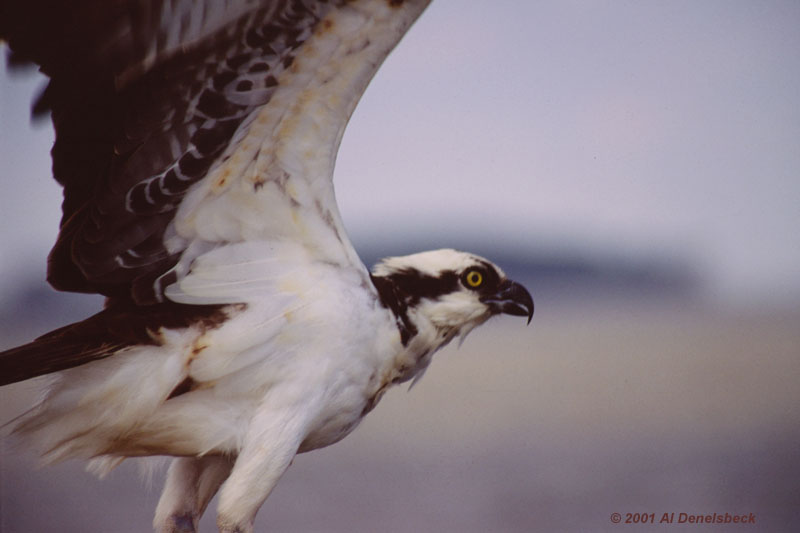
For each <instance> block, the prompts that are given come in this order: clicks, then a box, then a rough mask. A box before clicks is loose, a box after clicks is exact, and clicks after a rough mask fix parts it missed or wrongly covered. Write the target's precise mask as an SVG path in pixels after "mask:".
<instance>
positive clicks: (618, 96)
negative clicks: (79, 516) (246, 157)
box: [0, 0, 800, 302]
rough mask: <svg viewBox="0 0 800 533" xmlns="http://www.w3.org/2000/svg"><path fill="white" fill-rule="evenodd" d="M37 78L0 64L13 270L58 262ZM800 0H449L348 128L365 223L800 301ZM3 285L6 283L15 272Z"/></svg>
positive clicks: (353, 182) (754, 296)
mask: <svg viewBox="0 0 800 533" xmlns="http://www.w3.org/2000/svg"><path fill="white" fill-rule="evenodd" d="M40 83H41V81H40V80H36V79H34V78H32V77H18V76H14V77H12V78H11V79H9V77H8V75H7V74H5V73H3V74H0V91H1V92H0V102H1V104H0V162H1V163H0V165H1V168H2V177H1V178H0V180H2V181H1V183H2V187H3V189H2V190H3V194H2V195H0V228H2V229H0V252H1V254H0V274H1V275H2V279H8V278H11V279H14V278H15V277H16V275H17V274H23V273H28V272H30V270H31V268H32V267H30V266H29V265H30V264H29V263H27V262H28V261H34V262H35V263H34V264H35V265H36V268H40V269H41V271H42V272H43V271H44V258H45V256H46V253H47V250H48V249H49V246H50V245H51V244H52V241H53V239H54V237H55V232H56V227H57V221H58V206H59V203H60V191H59V190H58V188H57V187H56V186H55V183H54V182H52V181H51V180H50V178H49V168H50V161H49V156H48V153H49V144H50V143H51V139H52V133H51V132H50V129H49V128H48V127H38V128H31V127H30V126H29V120H28V110H29V102H30V100H31V98H32V96H33V94H34V93H35V92H36V89H35V88H36V87H37V86H38V85H39V84H40ZM798 95H800V3H798V2H793V1H786V2H771V1H765V2H735V1H707V0H705V1H672V2H641V1H637V2H622V1H613V2H599V1H598V2H584V1H573V2H568V1H559V2H529V1H522V0H520V1H510V0H507V1H493V2H490V1H480V2H478V1H474V2H463V1H459V0H435V1H434V2H433V5H432V6H431V7H430V8H429V10H428V11H427V12H426V13H424V14H423V16H422V18H421V19H420V20H419V21H418V23H417V24H416V26H415V27H414V28H412V30H411V32H410V33H409V34H408V36H407V37H406V39H405V40H404V42H402V43H401V45H400V47H399V48H398V49H397V50H396V51H395V53H394V54H393V55H392V56H391V57H390V58H389V59H388V60H387V62H386V64H385V65H384V67H383V68H382V70H381V71H380V72H379V73H378V75H377V76H376V78H375V80H374V82H373V84H372V85H371V87H370V88H369V89H368V91H367V93H366V95H365V96H364V98H363V100H362V102H361V104H360V106H359V107H358V108H357V110H356V113H355V115H354V117H353V119H352V121H351V124H350V127H349V128H348V132H347V134H346V135H345V138H344V142H343V145H342V150H341V152H340V157H339V162H338V166H337V174H336V180H337V182H336V183H337V195H338V198H339V202H340V207H341V210H342V214H343V216H344V218H345V222H346V223H347V225H348V227H349V228H350V230H351V235H352V237H353V240H354V241H355V242H356V244H358V242H360V241H362V242H363V241H367V240H373V239H374V240H381V239H382V236H383V235H386V234H389V233H395V232H398V231H408V232H412V233H414V232H420V231H426V230H427V229H428V228H430V227H431V226H433V227H435V228H436V231H437V232H439V233H442V232H444V233H445V234H446V233H447V232H452V233H453V234H454V235H456V234H457V235H459V236H462V235H470V236H474V237H475V239H477V240H480V241H486V240H498V239H502V240H503V241H504V242H514V243H516V244H517V245H518V246H520V247H531V248H532V249H540V248H548V247H565V248H568V249H589V250H594V251H596V252H598V253H601V254H602V253H606V254H616V255H622V256H631V257H635V256H637V255H638V254H643V253H645V254H654V255H656V256H660V257H670V256H675V257H677V258H678V259H680V260H682V261H687V262H689V263H691V264H694V265H696V267H697V268H698V269H699V271H700V272H701V273H702V274H703V275H704V276H705V278H706V280H707V281H708V282H709V295H710V296H712V297H717V298H720V299H722V300H725V301H729V300H735V301H769V300H776V299H777V300H782V301H784V302H789V301H793V302H800V239H799V238H798V230H800V103H798V100H799V98H798ZM0 290H5V289H4V288H3V287H0Z"/></svg>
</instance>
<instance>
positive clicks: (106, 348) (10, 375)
mask: <svg viewBox="0 0 800 533" xmlns="http://www.w3.org/2000/svg"><path fill="white" fill-rule="evenodd" d="M238 309H242V306H217V305H180V304H176V303H172V302H165V303H161V304H157V305H151V306H145V307H143V306H137V305H133V304H131V303H130V302H121V301H115V302H113V303H111V305H109V307H107V308H106V309H104V310H103V311H101V312H99V313H97V314H96V315H93V316H91V317H89V318H87V319H86V320H83V321H81V322H76V323H75V324H70V325H68V326H64V327H63V328H59V329H57V330H54V331H51V332H49V333H47V334H45V335H42V336H41V337H39V338H38V339H36V340H35V341H33V342H30V343H28V344H24V345H22V346H18V347H16V348H12V349H10V350H7V351H5V352H0V386H2V385H8V384H9V383H15V382H17V381H22V380H25V379H30V378H33V377H36V376H41V375H44V374H49V373H51V372H58V371H60V370H65V369H68V368H72V367H75V366H79V365H82V364H84V363H88V362H90V361H94V360H96V359H103V358H104V357H108V356H110V355H113V354H114V353H116V352H117V351H118V350H120V349H122V348H126V347H128V346H137V345H143V344H145V345H147V344H149V345H157V344H159V342H160V339H159V332H160V330H161V328H168V329H169V328H184V327H188V326H190V325H191V326H195V327H198V326H199V327H200V328H204V329H212V328H214V327H216V326H218V325H219V324H221V323H222V322H223V321H224V320H226V319H227V318H229V316H230V315H231V314H232V313H234V312H236V311H237V310H238Z"/></svg>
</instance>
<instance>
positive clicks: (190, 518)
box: [153, 455, 233, 533]
mask: <svg viewBox="0 0 800 533" xmlns="http://www.w3.org/2000/svg"><path fill="white" fill-rule="evenodd" d="M232 466H233V459H231V458H229V457H227V456H221V455H209V456H205V457H178V458H176V459H173V461H172V464H171V465H170V467H169V471H168V472H167V481H166V483H165V484H164V490H163V492H162V493H161V498H160V499H159V501H158V507H157V508H156V516H155V519H154V520H153V527H154V529H155V530H156V531H157V532H158V533H195V532H196V531H197V522H198V521H199V520H200V517H201V516H202V514H203V511H205V509H206V506H208V502H209V501H211V498H213V497H214V494H215V493H216V492H217V489H219V486H220V485H221V484H222V482H223V481H225V478H226V477H228V474H230V471H231V467H232Z"/></svg>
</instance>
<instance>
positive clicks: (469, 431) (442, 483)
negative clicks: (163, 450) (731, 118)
mask: <svg viewBox="0 0 800 533" xmlns="http://www.w3.org/2000/svg"><path fill="white" fill-rule="evenodd" d="M537 313H538V314H537V316H536V317H535V318H534V322H533V323H532V325H531V326H530V327H528V328H524V326H523V323H522V322H521V321H519V320H514V319H512V318H502V319H496V320H495V321H494V322H492V323H490V324H489V325H487V326H485V327H484V328H482V330H478V331H476V332H474V333H473V334H472V335H471V336H470V338H468V339H467V340H466V342H465V343H464V345H463V347H462V348H461V349H459V350H456V349H455V347H449V348H448V349H446V350H445V351H443V352H441V353H439V354H438V355H437V356H436V358H435V360H434V363H433V365H432V367H431V369H430V370H429V372H428V373H427V375H426V376H425V378H424V379H423V380H422V381H421V382H420V383H419V384H418V385H417V386H415V387H414V389H413V390H412V391H411V392H410V393H406V391H405V388H400V389H396V390H394V391H392V392H391V393H390V394H388V395H387V397H386V398H385V399H384V400H383V401H382V403H381V404H380V405H379V406H378V408H377V409H376V410H375V411H374V412H373V413H372V414H371V415H370V416H369V417H367V419H366V421H365V422H364V423H363V424H362V426H361V427H360V428H359V429H358V430H357V431H356V432H355V433H354V434H353V435H351V436H350V437H348V438H346V439H345V440H344V441H343V442H341V443H339V444H337V445H335V446H332V447H331V448H328V449H325V450H320V451H316V452H312V453H310V454H306V455H303V456H300V457H299V458H298V459H296V460H295V463H294V465H293V466H292V467H291V468H290V469H289V472H288V473H287V474H286V476H285V477H284V479H283V480H282V481H281V483H280V484H279V485H278V488H277V489H276V491H275V492H274V493H273V495H272V496H271V497H270V499H269V500H268V502H267V504H266V505H265V506H264V507H263V508H262V510H261V512H260V514H259V518H258V523H257V526H258V530H259V531H365V532H367V531H409V532H410V531H431V532H434V531H532V530H538V531H649V530H652V531H656V530H658V531H704V532H705V531H739V530H741V531H750V532H755V531H800V446H799V445H798V437H800V386H798V383H799V382H800V331H799V329H800V328H798V324H800V313H793V312H771V313H766V312H765V313H741V314H738V315H732V314H722V313H719V312H710V311H703V310H702V309H696V308H694V309H692V310H680V309H671V310H654V309H643V308H639V307H636V306H631V307H625V306H618V307H616V308H615V310H609V309H606V308H604V307H603V306H602V305H597V306H593V307H584V308H581V311H576V310H573V311H569V310H561V311H559V312H557V313H553V314H550V315H548V314H547V312H544V313H542V312H540V311H538V310H537ZM32 394H33V385H31V384H29V383H23V384H18V385H15V386H11V387H6V388H5V389H0V401H2V421H3V422H5V421H6V420H9V419H10V418H11V417H12V416H13V415H14V414H18V413H19V412H21V411H22V410H23V409H24V406H25V405H27V403H28V401H29V400H30V398H31V397H32ZM32 463H33V460H32V458H30V457H27V456H25V455H24V454H23V453H18V452H14V451H11V450H8V449H6V450H5V452H4V454H3V465H2V499H1V503H2V509H1V510H0V512H1V513H2V521H1V522H0V524H1V525H2V532H3V533H17V532H33V531H63V532H83V531H104V532H105V531H108V532H112V531H119V532H133V531H148V530H149V527H150V525H149V524H150V520H151V517H152V513H153V510H154V508H155V503H156V501H157V498H158V490H159V488H160V487H159V485H160V483H161V474H159V475H158V476H157V477H156V480H155V481H154V487H153V488H152V489H150V490H146V488H145V487H144V483H142V481H141V480H140V477H139V476H138V474H137V472H136V468H135V466H134V465H123V467H121V468H120V469H118V470H117V471H116V472H114V473H113V474H112V475H111V476H110V478H109V479H106V480H104V481H98V480H96V479H95V478H93V477H92V476H90V475H89V474H85V473H83V471H82V466H81V465H80V464H67V465H60V466H57V467H51V468H46V469H43V470H33V469H32V467H31V465H32ZM212 505H213V504H212ZM613 512H619V513H621V514H622V515H623V517H624V515H625V513H627V512H646V513H655V514H656V520H658V519H659V518H660V517H661V515H662V514H663V513H665V512H674V513H675V514H676V516H677V515H678V513H680V512H687V513H691V514H709V513H713V512H717V513H725V512H728V513H738V514H748V513H754V514H755V515H756V520H757V522H756V525H755V526H745V525H738V526H736V527H735V528H734V527H733V526H730V525H729V526H726V527H721V526H717V527H715V526H710V525H702V526H699V525H692V526H679V525H677V524H672V525H669V524H661V525H659V524H656V525H653V526H649V525H648V526H641V525H638V526H631V525H628V526H625V525H614V524H612V523H611V521H610V519H609V517H610V515H611V513H613ZM203 528H204V529H203V531H213V530H214V527H213V513H209V515H208V516H206V517H205V519H204V521H203Z"/></svg>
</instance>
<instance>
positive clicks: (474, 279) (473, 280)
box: [466, 270, 483, 288]
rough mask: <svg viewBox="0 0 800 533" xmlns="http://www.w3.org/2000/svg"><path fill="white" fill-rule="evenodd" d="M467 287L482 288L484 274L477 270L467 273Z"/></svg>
mask: <svg viewBox="0 0 800 533" xmlns="http://www.w3.org/2000/svg"><path fill="white" fill-rule="evenodd" d="M466 280H467V285H469V286H470V287H472V288H476V287H480V286H481V283H483V274H481V273H480V272H478V271H477V270H473V271H471V272H468V273H467V277H466Z"/></svg>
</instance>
